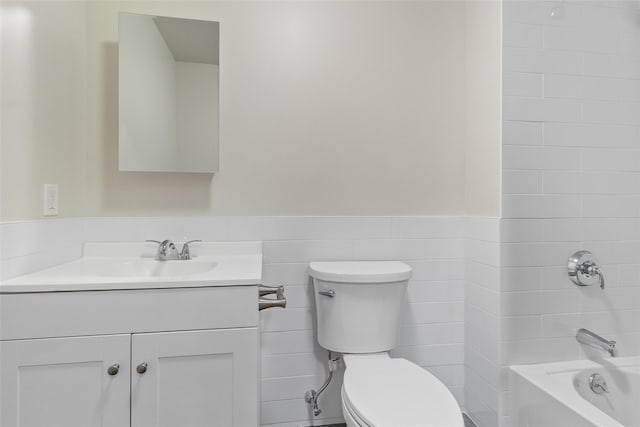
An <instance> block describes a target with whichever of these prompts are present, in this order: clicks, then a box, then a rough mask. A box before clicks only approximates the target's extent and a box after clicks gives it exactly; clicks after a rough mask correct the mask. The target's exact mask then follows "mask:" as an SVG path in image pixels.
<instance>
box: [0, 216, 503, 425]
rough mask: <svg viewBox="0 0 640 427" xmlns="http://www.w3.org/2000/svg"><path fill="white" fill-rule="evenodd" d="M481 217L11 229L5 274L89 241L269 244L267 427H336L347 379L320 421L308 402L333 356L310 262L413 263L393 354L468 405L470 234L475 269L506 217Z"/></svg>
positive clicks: (194, 220) (138, 221)
mask: <svg viewBox="0 0 640 427" xmlns="http://www.w3.org/2000/svg"><path fill="white" fill-rule="evenodd" d="M478 221H479V222H478V223H475V224H473V225H470V224H471V223H469V220H468V219H465V218H461V217H172V218H78V219H54V220H43V221H25V222H12V223H3V224H1V226H0V233H1V236H0V240H1V242H2V253H1V256H2V278H5V279H6V278H9V277H12V276H16V275H20V274H24V273H27V272H30V271H34V270H38V269H41V268H45V267H48V266H50V265H54V264H59V263H61V262H65V261H69V260H72V259H75V258H78V257H79V256H80V255H81V245H82V242H84V241H142V240H145V239H159V238H171V239H174V240H185V239H187V238H188V239H194V238H199V239H203V240H206V241H224V240H230V241H233V240H262V241H263V242H264V243H263V251H264V252H263V253H264V260H263V261H264V271H263V277H264V281H265V284H267V285H275V284H285V285H286V296H287V301H288V307H287V309H285V310H268V311H265V312H263V313H262V314H261V320H262V408H261V413H262V424H263V425H278V426H297V425H309V424H311V423H312V422H317V423H318V424H327V423H331V422H338V421H340V420H341V409H340V400H339V386H340V381H335V383H334V384H333V385H332V387H331V388H330V389H329V390H328V391H327V392H326V394H325V395H324V396H322V398H321V399H320V401H321V408H322V410H323V412H322V414H321V415H320V417H318V419H314V418H313V416H311V414H310V411H309V409H308V406H307V404H306V403H305V402H304V399H303V396H304V393H305V391H306V390H308V389H310V388H315V389H317V388H318V387H319V386H320V385H321V384H322V381H323V380H324V377H325V358H326V352H325V351H324V350H322V349H321V348H319V346H318V345H317V344H316V340H315V336H314V332H313V313H312V311H311V310H312V307H313V295H312V293H311V292H310V289H311V285H310V281H309V277H308V274H307V265H308V262H309V261H311V260H335V259H338V260H358V259H397V260H402V261H405V262H407V263H408V264H410V265H411V266H412V267H413V269H414V273H413V278H412V280H411V281H410V284H409V289H408V302H407V307H406V310H405V318H404V321H403V326H402V329H401V331H400V342H399V346H398V347H397V348H396V349H395V350H394V351H393V354H394V355H397V356H401V357H405V358H407V359H409V360H411V361H413V362H415V363H417V364H419V365H421V366H424V367H427V368H428V369H429V370H430V371H431V372H432V373H434V374H435V375H436V376H437V377H438V378H440V379H441V380H442V381H443V382H444V383H445V384H446V385H447V386H448V387H449V388H450V389H451V390H452V392H453V393H454V395H455V396H456V397H457V398H458V400H459V401H460V403H461V404H462V403H463V395H464V391H463V390H464V376H465V372H464V363H465V362H464V338H465V337H464V335H465V330H464V311H465V308H464V286H465V285H464V270H465V262H464V257H465V230H469V231H470V232H473V233H475V234H474V236H476V237H474V239H472V240H468V241H467V245H466V246H467V250H472V251H473V253H474V254H475V255H474V261H473V263H472V264H467V268H469V267H470V266H475V265H476V264H477V265H478V266H480V267H479V268H482V266H483V265H485V263H489V264H491V263H494V262H495V259H494V258H495V256H494V255H490V253H494V254H495V250H494V249H491V250H490V251H489V252H487V251H486V250H485V249H486V248H485V247H484V243H482V242H483V241H484V240H487V239H489V240H490V239H492V238H493V237H490V238H485V237H483V236H486V235H487V233H486V232H482V230H483V229H484V227H486V226H488V227H489V228H490V229H491V230H497V220H496V219H488V220H478ZM492 224H493V225H492ZM492 233H493V232H489V234H490V235H492ZM478 236H480V237H478ZM487 255H489V256H490V258H486V256H487ZM476 261H478V262H476ZM483 277H484V276H483ZM487 279H488V280H494V278H493V276H490V277H485V280H484V281H482V284H481V285H482V286H485V287H488V286H491V284H489V283H487V282H486V280H487ZM494 286H495V285H494ZM476 371H477V370H476V369H475V368H474V370H473V372H476ZM339 378H340V376H339V375H338V379H339Z"/></svg>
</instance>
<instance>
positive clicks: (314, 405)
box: [304, 351, 340, 417]
mask: <svg viewBox="0 0 640 427" xmlns="http://www.w3.org/2000/svg"><path fill="white" fill-rule="evenodd" d="M338 360H340V357H339V356H338V357H336V358H333V357H332V354H331V351H329V361H328V365H329V374H328V375H327V379H326V380H325V381H324V384H322V386H320V390H318V391H315V390H309V391H307V392H306V393H305V395H304V400H305V402H307V403H308V404H310V405H311V409H312V410H313V416H314V417H317V416H318V415H320V413H321V412H322V409H320V407H319V406H318V398H319V397H320V395H321V394H322V392H323V391H325V389H326V388H327V387H328V386H329V384H330V383H331V380H332V379H333V372H334V371H335V370H336V363H337V362H338Z"/></svg>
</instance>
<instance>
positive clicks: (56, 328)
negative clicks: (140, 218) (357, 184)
mask: <svg viewBox="0 0 640 427" xmlns="http://www.w3.org/2000/svg"><path fill="white" fill-rule="evenodd" d="M257 293H258V291H257V287H256V286H227V287H200V288H176V289H145V290H115V291H98V292H54V293H24V294H18V293H15V294H3V295H0V313H1V320H2V321H1V322H0V327H1V332H2V335H1V337H2V339H3V341H0V427H18V426H19V427H26V426H29V427H32V426H40V427H75V426H77V427H92V426H103V427H111V426H113V427H125V426H130V427H150V426H190V427H195V426H221V427H222V426H224V427H230V426H239V427H246V426H254V425H258V402H259V400H258V397H259V391H258V363H259V351H258V344H259V338H258V330H257V325H258V307H257ZM47 319H50V320H49V321H47ZM5 338H9V339H5Z"/></svg>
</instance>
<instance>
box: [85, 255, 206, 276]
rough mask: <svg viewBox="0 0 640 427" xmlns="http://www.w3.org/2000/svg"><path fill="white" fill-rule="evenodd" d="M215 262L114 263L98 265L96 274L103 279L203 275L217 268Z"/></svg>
mask: <svg viewBox="0 0 640 427" xmlns="http://www.w3.org/2000/svg"><path fill="white" fill-rule="evenodd" d="M216 265H217V263H216V262H215V261H200V260H193V259H192V260H188V261H177V260H175V261H155V260H135V261H113V262H108V263H106V265H98V266H97V268H96V274H97V275H98V276H103V277H176V276H178V277H179V276H191V275H196V274H203V273H206V272H208V271H211V270H212V269H214V268H215V267H216Z"/></svg>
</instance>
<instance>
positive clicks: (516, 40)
mask: <svg viewBox="0 0 640 427" xmlns="http://www.w3.org/2000/svg"><path fill="white" fill-rule="evenodd" d="M639 17H640V11H639V10H638V8H637V4H634V2H632V1H622V2H607V1H602V2H546V1H545V2H543V1H506V2H505V3H504V15H503V19H504V41H503V46H504V51H503V59H504V61H503V73H504V85H503V89H504V103H503V108H504V116H503V120H504V122H503V130H504V131H503V198H502V214H503V219H502V221H501V284H500V286H501V290H500V325H501V326H500V327H501V337H500V348H499V358H500V366H501V367H502V369H504V368H505V367H507V366H508V365H510V364H515V363H540V362H545V361H557V360H569V359H575V358H581V357H602V355H601V354H598V352H597V351H596V352H591V351H589V352H584V351H583V349H582V348H581V347H580V346H579V345H578V344H577V342H576V341H575V338H574V336H575V333H576V330H577V329H578V328H580V327H586V328H590V329H592V330H594V331H595V332H598V333H601V334H603V335H605V336H607V337H610V338H614V339H616V340H618V343H619V344H618V346H619V350H620V353H621V354H638V347H640V346H639V345H638V343H639V342H640V311H639V308H640V305H639V303H638V301H640V275H639V274H638V272H639V271H640V261H639V259H638V256H637V254H638V253H639V250H640V240H639V239H640V236H639V235H638V229H639V226H640V220H639V214H640V197H639V195H640V180H639V177H640V174H639V172H640V45H639V44H638V42H639V41H640V21H638V18H639ZM534 34H535V35H536V36H535V37H534V36H533V35H534ZM539 34H542V45H540V41H539V38H538V37H539V36H538V35H539ZM540 82H542V84H541V83H540ZM540 85H542V90H540ZM578 249H587V250H590V251H592V252H593V253H594V254H595V255H596V256H597V257H598V258H599V260H600V262H601V264H602V265H603V269H604V271H605V273H606V274H607V279H608V284H607V288H606V289H605V291H602V290H600V289H599V288H596V287H593V288H588V289H579V288H578V287H576V286H574V285H573V284H572V283H571V282H570V281H569V279H568V278H567V276H566V259H567V257H568V256H569V255H570V254H571V253H572V252H573V251H576V250H578ZM469 345H470V344H469V342H468V340H467V347H469ZM470 384H472V382H471V379H470V378H469V377H467V387H469V386H470ZM499 390H500V392H501V395H502V397H503V401H501V402H500V415H501V419H500V425H501V426H507V425H509V413H508V403H507V401H508V398H509V390H508V383H507V382H506V381H504V380H503V381H502V383H501V385H500V387H499ZM467 404H468V399H467ZM482 425H496V424H482Z"/></svg>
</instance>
